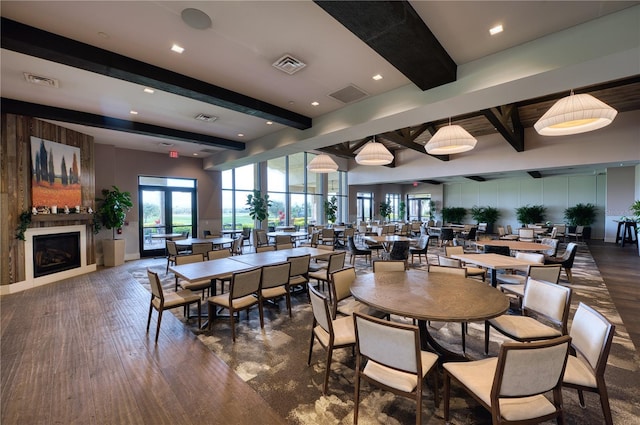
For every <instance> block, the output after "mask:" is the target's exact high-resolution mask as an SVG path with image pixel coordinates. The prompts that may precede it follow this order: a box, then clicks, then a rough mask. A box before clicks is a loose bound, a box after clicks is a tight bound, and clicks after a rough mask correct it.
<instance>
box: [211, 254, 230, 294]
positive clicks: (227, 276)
mask: <svg viewBox="0 0 640 425" xmlns="http://www.w3.org/2000/svg"><path fill="white" fill-rule="evenodd" d="M229 257H231V251H230V250H228V249H226V248H223V249H214V250H212V251H209V252H207V259H208V260H209V261H210V260H217V259H219V258H229ZM232 275H233V273H228V274H225V275H222V276H219V277H218V278H217V279H216V280H217V281H219V282H220V293H223V292H224V284H225V283H229V282H231V276H232ZM214 283H215V282H214ZM214 289H215V288H214ZM214 294H215V292H214Z"/></svg>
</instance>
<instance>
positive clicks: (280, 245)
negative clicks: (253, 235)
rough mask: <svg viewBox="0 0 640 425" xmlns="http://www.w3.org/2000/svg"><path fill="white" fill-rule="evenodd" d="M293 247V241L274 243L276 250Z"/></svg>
mask: <svg viewBox="0 0 640 425" xmlns="http://www.w3.org/2000/svg"><path fill="white" fill-rule="evenodd" d="M292 248H295V246H294V245H293V242H288V243H282V244H279V245H276V251H279V250H282V249H292Z"/></svg>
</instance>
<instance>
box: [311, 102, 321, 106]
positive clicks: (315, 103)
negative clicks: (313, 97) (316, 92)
mask: <svg viewBox="0 0 640 425" xmlns="http://www.w3.org/2000/svg"><path fill="white" fill-rule="evenodd" d="M319 104H320V103H318V102H311V105H313V106H318V105H319Z"/></svg>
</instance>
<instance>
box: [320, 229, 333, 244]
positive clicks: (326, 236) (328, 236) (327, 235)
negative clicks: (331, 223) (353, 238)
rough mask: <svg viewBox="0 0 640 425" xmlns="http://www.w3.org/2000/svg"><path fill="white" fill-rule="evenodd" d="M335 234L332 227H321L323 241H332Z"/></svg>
mask: <svg viewBox="0 0 640 425" xmlns="http://www.w3.org/2000/svg"><path fill="white" fill-rule="evenodd" d="M335 234H336V232H335V230H333V228H330V229H322V231H321V235H322V241H323V242H326V241H333V238H334V236H335Z"/></svg>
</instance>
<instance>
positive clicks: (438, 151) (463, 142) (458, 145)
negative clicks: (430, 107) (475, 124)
mask: <svg viewBox="0 0 640 425" xmlns="http://www.w3.org/2000/svg"><path fill="white" fill-rule="evenodd" d="M477 142H478V141H477V140H476V138H475V137H473V136H472V135H471V134H469V133H468V132H467V130H465V129H464V128H462V127H460V126H459V125H455V124H454V125H451V118H449V125H446V126H444V127H440V128H439V129H438V131H436V134H434V135H433V137H431V139H429V141H428V142H427V144H426V145H425V147H424V148H425V150H426V151H427V153H428V154H430V155H449V154H454V153H462V152H467V151H470V150H471V149H473V148H475V147H476V143H477Z"/></svg>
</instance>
